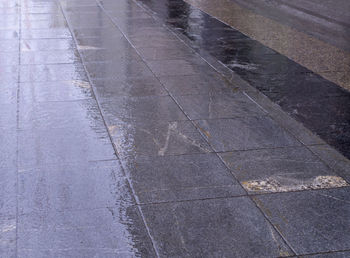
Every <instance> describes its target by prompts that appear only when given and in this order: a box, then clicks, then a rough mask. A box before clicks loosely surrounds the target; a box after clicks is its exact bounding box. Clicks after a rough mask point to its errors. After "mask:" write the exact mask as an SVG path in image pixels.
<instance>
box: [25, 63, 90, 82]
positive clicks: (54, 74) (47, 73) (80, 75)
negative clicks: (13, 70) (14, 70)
mask: <svg viewBox="0 0 350 258" xmlns="http://www.w3.org/2000/svg"><path fill="white" fill-rule="evenodd" d="M20 80H21V82H52V81H73V80H78V81H87V76H86V73H85V70H84V67H83V66H82V65H81V64H48V65H22V66H21V78H20Z"/></svg>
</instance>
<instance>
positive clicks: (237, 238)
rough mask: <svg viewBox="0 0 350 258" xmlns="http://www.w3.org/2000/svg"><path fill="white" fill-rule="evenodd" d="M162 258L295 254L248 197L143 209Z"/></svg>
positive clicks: (172, 204)
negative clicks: (176, 257)
mask: <svg viewBox="0 0 350 258" xmlns="http://www.w3.org/2000/svg"><path fill="white" fill-rule="evenodd" d="M141 208H142V211H143V213H144V216H145V219H146V223H147V224H148V225H149V226H150V231H151V235H152V237H153V239H154V241H155V248H156V249H157V250H158V252H159V254H160V256H161V257H169V256H172V257H175V256H178V257H226V256H231V257H232V256H234V257H277V256H282V257H283V256H290V255H293V252H292V251H291V250H290V249H289V248H288V246H287V245H286V244H285V243H284V241H283V240H282V238H281V236H280V235H279V234H278V233H277V232H276V231H275V229H274V228H273V227H272V226H271V225H270V224H269V223H268V222H267V221H266V220H265V218H264V217H263V216H262V214H261V213H260V211H259V210H258V209H257V208H256V207H255V206H254V204H253V203H252V201H251V200H249V199H248V198H246V197H237V198H228V199H215V200H204V201H191V202H179V203H168V204H156V205H142V206H141Z"/></svg>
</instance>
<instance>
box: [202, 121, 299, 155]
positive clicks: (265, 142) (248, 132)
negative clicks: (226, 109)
mask: <svg viewBox="0 0 350 258" xmlns="http://www.w3.org/2000/svg"><path fill="white" fill-rule="evenodd" d="M195 123H196V125H197V127H198V128H199V129H200V131H201V133H202V135H203V136H204V137H205V138H206V139H207V140H208V142H209V144H210V145H211V146H212V147H213V149H214V150H215V151H217V152H222V151H234V150H249V149H260V148H276V147H287V146H300V143H299V142H298V141H297V140H296V139H295V138H294V137H293V136H291V135H290V134H289V133H288V132H286V131H285V130H284V129H283V128H281V127H280V126H279V125H277V124H276V123H275V122H274V121H273V120H272V119H271V118H269V117H267V116H265V117H243V118H234V119H211V120H197V121H195Z"/></svg>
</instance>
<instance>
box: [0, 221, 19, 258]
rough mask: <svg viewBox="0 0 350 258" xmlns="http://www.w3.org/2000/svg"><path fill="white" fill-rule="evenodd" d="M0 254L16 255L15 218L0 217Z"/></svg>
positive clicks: (3, 255) (5, 255)
mask: <svg viewBox="0 0 350 258" xmlns="http://www.w3.org/2000/svg"><path fill="white" fill-rule="evenodd" d="M0 229H1V231H0V256H1V257H11V258H12V257H16V256H15V254H16V240H17V239H16V219H15V218H14V217H0Z"/></svg>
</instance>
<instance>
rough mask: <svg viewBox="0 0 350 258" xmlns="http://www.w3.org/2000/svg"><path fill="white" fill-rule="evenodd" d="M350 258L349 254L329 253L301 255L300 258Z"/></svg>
mask: <svg viewBox="0 0 350 258" xmlns="http://www.w3.org/2000/svg"><path fill="white" fill-rule="evenodd" d="M349 256H350V252H331V253H323V254H310V255H302V256H300V257H302V258H347V257H349Z"/></svg>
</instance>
